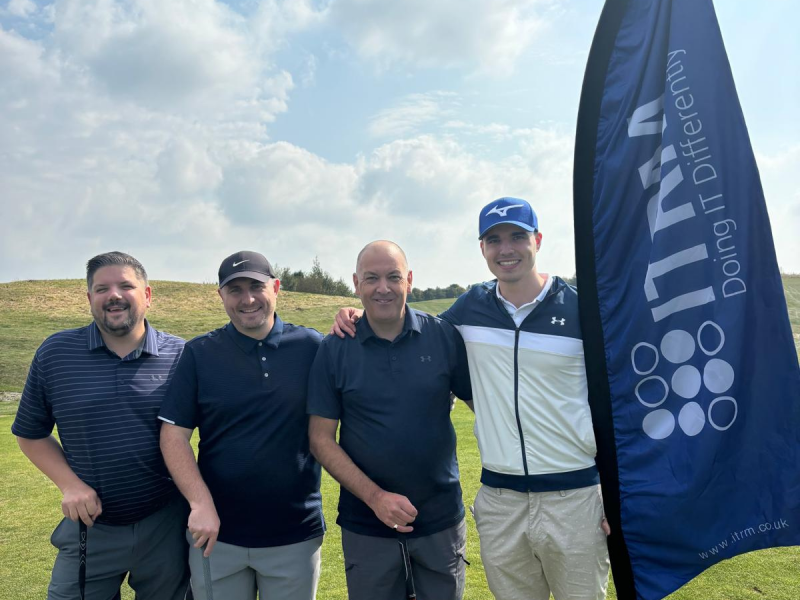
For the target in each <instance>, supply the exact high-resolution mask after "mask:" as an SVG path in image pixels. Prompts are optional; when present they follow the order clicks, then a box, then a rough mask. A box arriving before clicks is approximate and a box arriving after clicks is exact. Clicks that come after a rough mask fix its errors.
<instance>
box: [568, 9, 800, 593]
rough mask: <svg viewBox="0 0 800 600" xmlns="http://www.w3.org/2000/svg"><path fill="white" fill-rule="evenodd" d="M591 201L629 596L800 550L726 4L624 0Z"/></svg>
mask: <svg viewBox="0 0 800 600" xmlns="http://www.w3.org/2000/svg"><path fill="white" fill-rule="evenodd" d="M574 202H575V239H576V260H577V276H578V288H579V292H580V301H581V325H582V328H583V336H584V345H585V350H586V363H587V364H586V367H587V377H588V379H589V387H590V403H591V405H592V415H593V420H594V424H595V432H596V437H597V440H598V447H599V452H598V465H599V467H600V470H601V478H602V481H603V488H604V490H603V493H604V498H605V504H606V512H607V514H608V517H609V520H610V522H611V524H612V527H613V529H614V533H613V534H612V536H611V537H610V538H609V545H610V552H611V556H612V571H613V573H614V580H615V585H616V587H617V590H618V595H619V598H620V599H621V600H626V599H628V598H630V599H634V598H635V599H637V600H656V599H660V598H663V597H664V596H666V595H668V594H669V593H670V592H672V591H674V590H675V589H677V588H678V587H680V586H681V585H683V584H684V583H686V582H687V581H689V580H690V579H692V578H693V577H695V576H696V575H697V574H699V573H700V572H702V571H703V570H704V569H706V568H708V567H710V566H711V565H713V564H715V563H717V562H719V561H720V560H723V559H726V558H730V557H732V556H735V555H738V554H741V553H744V552H749V551H752V550H757V549H761V548H767V547H774V546H787V545H800V368H799V367H798V360H797V351H796V348H795V344H794V340H793V337H792V334H791V328H790V324H789V320H788V314H787V308H786V301H785V298H784V295H783V286H782V282H781V277H780V273H779V270H778V266H777V261H776V257H775V251H774V246H773V242H772V233H771V230H770V225H769V219H768V215H767V210H766V204H765V201H764V196H763V192H762V190H761V183H760V179H759V175H758V169H757V166H756V163H755V159H754V156H753V152H752V149H751V147H750V142H749V138H748V134H747V129H746V126H745V122H744V118H743V115H742V112H741V108H740V106H739V102H738V99H737V95H736V89H735V87H734V83H733V77H732V75H731V71H730V67H729V65H728V60H727V56H726V54H725V49H724V45H723V42H722V36H721V34H720V31H719V26H718V24H717V20H716V16H715V14H714V9H713V5H712V3H711V1H710V0H607V2H606V5H605V7H604V10H603V14H602V16H601V19H600V23H599V25H598V28H597V32H596V34H595V39H594V42H593V45H592V50H591V53H590V57H589V61H588V64H587V69H586V75H585V79H584V87H583V92H582V95H581V107H580V112H579V116H578V130H577V136H576V149H575V169H574Z"/></svg>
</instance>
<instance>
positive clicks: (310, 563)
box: [185, 531, 322, 600]
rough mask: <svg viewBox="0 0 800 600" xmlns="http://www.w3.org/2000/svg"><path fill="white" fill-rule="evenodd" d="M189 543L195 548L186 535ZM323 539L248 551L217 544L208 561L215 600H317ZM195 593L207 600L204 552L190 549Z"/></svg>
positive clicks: (318, 538) (241, 547) (189, 537)
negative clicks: (258, 599)
mask: <svg viewBox="0 0 800 600" xmlns="http://www.w3.org/2000/svg"><path fill="white" fill-rule="evenodd" d="M185 535H186V541H187V542H188V543H189V544H190V545H191V544H194V539H192V535H191V534H190V533H189V532H188V531H186V532H185ZM321 546H322V536H319V537H315V538H312V539H310V540H306V541H304V542H299V543H297V544H287V545H285V546H273V547H270V548H245V547H243V546H234V545H233V544H226V543H224V542H217V543H216V544H215V545H214V549H213V550H212V552H211V556H209V557H208V562H209V567H210V572H211V586H212V588H213V596H214V600H255V598H256V591H258V597H259V598H260V599H261V600H314V598H315V597H316V595H317V583H318V582H319V565H320V547H321ZM189 565H190V566H191V569H192V591H193V592H194V598H195V600H206V599H207V597H208V595H207V593H206V586H205V581H204V576H203V551H202V549H200V548H194V547H190V549H189Z"/></svg>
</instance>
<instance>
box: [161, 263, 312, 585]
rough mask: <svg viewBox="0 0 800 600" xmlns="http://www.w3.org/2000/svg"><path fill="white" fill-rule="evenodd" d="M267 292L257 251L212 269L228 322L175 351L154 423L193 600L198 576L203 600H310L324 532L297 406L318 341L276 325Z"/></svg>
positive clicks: (272, 297) (267, 274)
mask: <svg viewBox="0 0 800 600" xmlns="http://www.w3.org/2000/svg"><path fill="white" fill-rule="evenodd" d="M279 289H280V281H279V280H278V279H276V278H275V275H274V273H273V271H272V267H271V265H270V264H269V262H268V261H267V259H266V258H264V256H262V255H261V254H259V253H257V252H237V253H236V254H234V255H232V256H229V257H228V258H226V259H225V260H224V261H222V264H221V265H220V268H219V290H218V291H219V296H220V298H221V299H222V304H223V306H224V307H225V312H226V313H227V314H228V316H229V317H230V323H228V324H227V325H225V326H224V327H221V328H220V329H216V330H214V331H211V332H209V333H207V334H205V335H201V336H200V337H198V338H195V339H194V340H192V341H190V342H188V343H187V344H186V349H185V351H184V353H183V356H182V357H181V360H180V363H179V364H178V368H177V369H176V371H175V377H174V378H173V381H172V384H171V385H170V388H169V392H167V396H166V398H165V400H164V404H163V406H162V407H161V412H160V414H159V418H160V419H161V420H162V421H164V424H163V426H162V429H161V449H162V451H163V453H164V459H165V460H166V463H167V466H168V467H169V470H170V472H171V473H172V476H173V477H174V478H175V483H176V484H177V485H178V488H179V489H180V490H181V492H182V493H183V495H184V496H185V497H186V499H187V500H188V501H189V506H190V507H191V513H190V515H189V521H188V525H189V531H188V532H187V534H186V537H187V540H188V542H189V544H191V546H192V547H191V548H190V550H189V565H190V567H191V571H192V589H193V590H194V592H195V596H196V597H198V598H205V597H206V595H207V594H208V593H209V591H211V590H208V589H206V581H205V577H204V567H207V568H208V569H209V574H210V580H211V586H212V588H213V596H214V597H215V598H223V599H225V598H230V599H232V600H255V597H256V592H258V595H259V596H260V597H261V598H280V599H281V600H312V599H313V598H314V596H315V595H316V589H317V581H318V579H319V567H320V546H321V545H322V535H323V533H324V532H325V523H324V520H323V517H322V502H321V497H320V491H319V485H320V467H319V465H318V464H317V461H315V460H314V457H313V456H311V453H310V452H309V447H308V417H306V411H305V407H306V386H307V384H308V372H309V369H310V368H311V363H312V361H313V360H314V356H315V355H316V353H317V348H318V347H319V344H320V341H321V340H322V335H321V334H320V333H319V332H317V331H314V330H313V329H306V328H305V327H299V326H296V325H292V324H291V323H284V322H283V321H282V320H281V319H280V318H279V317H278V315H277V313H276V312H275V307H276V304H277V297H278V290H279ZM195 428H197V429H198V431H199V433H200V446H199V456H198V459H197V461H195V458H194V453H193V451H192V447H191V446H190V444H189V440H190V438H191V436H192V432H193V431H194V429H195ZM204 557H205V560H207V561H208V562H209V563H210V564H206V565H204ZM209 597H210V596H209Z"/></svg>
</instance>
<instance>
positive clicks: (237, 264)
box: [233, 258, 250, 267]
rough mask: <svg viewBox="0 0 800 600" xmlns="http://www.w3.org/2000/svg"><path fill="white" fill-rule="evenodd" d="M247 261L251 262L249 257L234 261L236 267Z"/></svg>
mask: <svg viewBox="0 0 800 600" xmlns="http://www.w3.org/2000/svg"><path fill="white" fill-rule="evenodd" d="M246 262H250V259H249V258H248V259H247V260H240V261H239V262H238V263H237V262H235V263H233V266H234V267H238V266H239V265H240V264H242V263H246Z"/></svg>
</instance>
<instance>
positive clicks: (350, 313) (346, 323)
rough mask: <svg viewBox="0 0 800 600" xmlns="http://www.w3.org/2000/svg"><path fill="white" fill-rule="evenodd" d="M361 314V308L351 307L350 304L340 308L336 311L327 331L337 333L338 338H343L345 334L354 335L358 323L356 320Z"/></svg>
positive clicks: (362, 312)
mask: <svg viewBox="0 0 800 600" xmlns="http://www.w3.org/2000/svg"><path fill="white" fill-rule="evenodd" d="M363 314H364V311H363V310H359V309H358V308H353V307H352V306H348V307H347V308H340V309H339V312H337V313H336V317H335V319H334V321H333V325H332V326H331V330H330V331H329V332H328V333H330V334H332V335H338V336H339V337H340V338H344V337H345V334H346V335H349V336H350V337H355V336H356V323H358V320H359V319H360V318H361V315H363Z"/></svg>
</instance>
